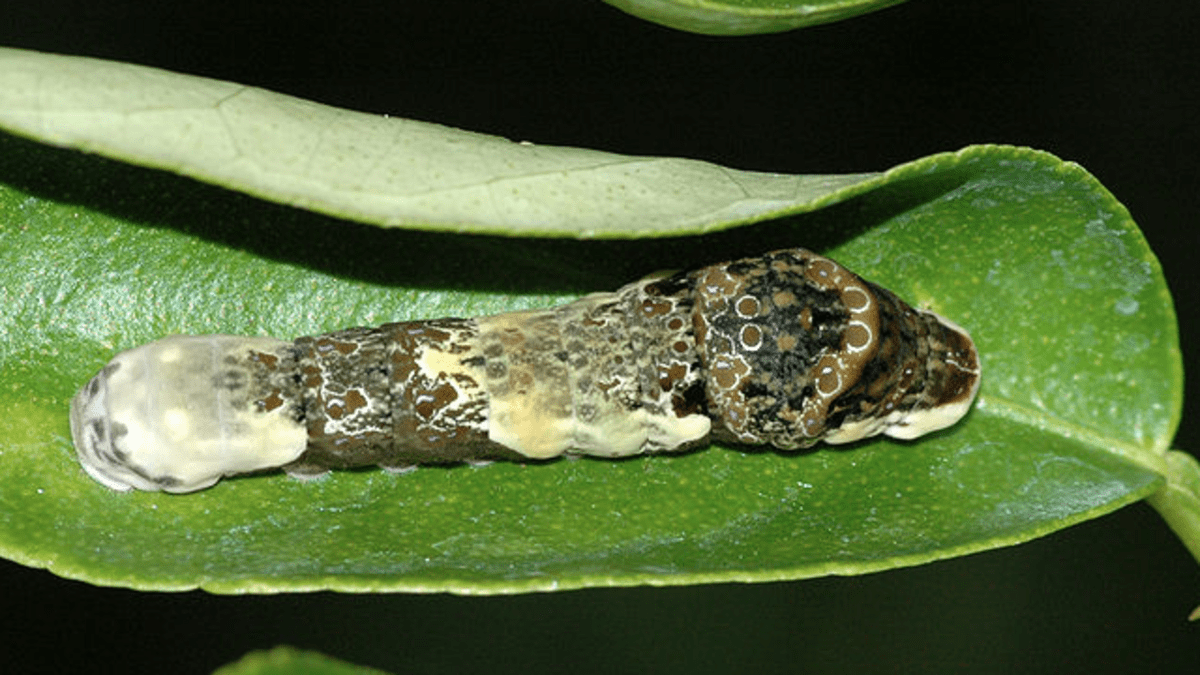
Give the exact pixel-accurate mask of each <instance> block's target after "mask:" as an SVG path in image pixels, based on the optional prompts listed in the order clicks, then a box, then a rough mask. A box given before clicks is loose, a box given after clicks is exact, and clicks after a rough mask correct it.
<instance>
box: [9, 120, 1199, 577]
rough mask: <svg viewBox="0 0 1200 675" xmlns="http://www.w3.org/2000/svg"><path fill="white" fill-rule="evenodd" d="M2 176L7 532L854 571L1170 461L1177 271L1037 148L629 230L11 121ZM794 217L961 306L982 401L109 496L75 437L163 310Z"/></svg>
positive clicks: (276, 560) (548, 258) (540, 293)
mask: <svg viewBox="0 0 1200 675" xmlns="http://www.w3.org/2000/svg"><path fill="white" fill-rule="evenodd" d="M0 183H3V184H5V187H3V188H0V270H2V272H0V302H2V303H3V306H4V307H5V308H6V310H5V312H4V314H3V316H2V317H0V336H3V340H0V381H3V382H4V383H5V386H4V388H3V389H0V554H3V555H5V556H7V557H9V558H12V559H14V560H16V561H18V562H21V563H24V564H27V565H32V566H37V567H46V568H49V569H50V570H52V571H54V572H55V573H57V574H60V575H63V576H68V577H72V578H78V579H83V580H86V581H90V582H93V583H98V584H106V585H122V586H129V587H133V588H141V589H185V588H194V587H197V586H199V587H203V588H206V589H208V590H211V591H215V592H229V593H238V592H279V591H295V590H313V589H338V590H353V591H400V590H407V591H453V592H461V593H510V592H521V591H529V590H550V589H564V588H577V587H583V586H609V585H632V584H642V583H649V584H691V583H700V582H711V581H733V580H739V581H764V580H776V579H796V578H803V577H810V576H816V575H824V574H856V573H862V572H867V571H873V570H881V569H887V568H893V567H897V566H902V565H911V564H917V563H921V562H926V561H930V560H936V559H939V558H944V557H947V556H953V555H961V554H964V553H968V552H972V551H979V550H984V549H988V548H993V547H996V546H1003V545H1007V544H1012V543H1015V542H1019V541H1024V540H1027V539H1030V538H1033V537H1037V536H1041V535H1043V534H1046V533H1048V532H1051V531H1054V530H1056V529H1060V528H1062V527H1066V526H1068V525H1070V524H1072V523H1076V522H1079V521H1081V520H1085V519H1088V518H1092V517H1096V516H1098V515H1100V514H1102V513H1106V512H1108V511H1111V510H1113V509H1115V508H1118V507H1119V506H1121V505H1123V504H1127V503H1129V502H1131V501H1134V500H1137V499H1140V498H1142V497H1145V496H1146V495H1148V494H1150V493H1152V492H1154V491H1155V490H1157V489H1159V488H1160V487H1161V486H1162V485H1163V478H1162V476H1163V475H1166V474H1167V473H1168V470H1167V460H1166V459H1164V453H1165V452H1166V450H1167V448H1168V446H1169V443H1170V440H1171V438H1172V435H1173V433H1174V429H1175V427H1176V424H1177V423H1178V418H1179V414H1180V399H1181V377H1182V375H1181V368H1180V354H1179V347H1178V338H1177V333H1176V328H1175V317H1174V312H1173V309H1172V305H1171V300H1170V296H1169V294H1168V291H1167V288H1166V284H1165V282H1164V280H1163V278H1162V274H1161V270H1160V269H1159V267H1158V264H1157V262H1156V261H1155V259H1154V257H1153V255H1152V254H1151V253H1150V251H1149V250H1148V248H1147V246H1146V243H1145V241H1144V240H1143V238H1142V237H1141V235H1140V233H1139V232H1138V230H1137V229H1136V227H1135V226H1134V224H1133V222H1132V221H1131V220H1130V218H1129V215H1128V213H1127V212H1126V211H1125V210H1124V208H1123V207H1121V206H1120V204H1118V203H1117V202H1116V201H1115V200H1114V199H1113V198H1112V196H1111V195H1110V194H1109V193H1108V192H1107V191H1105V190H1104V188H1103V187H1102V186H1101V185H1099V183H1097V182H1096V181H1095V179H1094V178H1092V177H1091V176H1090V175H1088V174H1087V173H1086V172H1085V171H1083V170H1082V169H1080V168H1079V167H1078V166H1075V165H1073V164H1069V163H1064V162H1061V161H1060V160H1058V159H1056V158H1054V157H1051V156H1050V155H1047V154H1044V153H1039V152H1035V151H1030V150H1023V149H1017V148H1008V147H992V146H982V147H973V148H968V149H966V150H963V151H961V152H958V153H952V154H943V155H934V156H931V157H927V158H924V159H921V160H918V161H915V162H912V163H909V164H905V165H903V166H900V167H897V168H895V169H893V170H891V171H888V172H887V173H886V174H884V178H882V179H880V180H877V181H873V182H872V183H871V184H870V189H868V190H866V191H865V192H859V193H858V194H857V195H856V196H854V197H852V198H846V199H842V196H841V195H835V198H834V199H833V201H838V200H839V199H842V201H841V203H837V204H835V205H833V206H829V207H826V208H823V209H821V210H817V211H814V212H810V213H806V214H802V215H798V216H793V217H789V218H783V219H779V220H776V221H773V222H770V223H763V224H760V225H758V226H756V227H753V228H740V229H735V230H730V231H727V232H721V233H714V234H709V235H705V236H701V237H690V238H677V239H648V240H641V241H604V242H581V241H574V240H550V239H505V238H494V237H481V236H475V237H462V236H451V235H446V234H437V233H428V232H413V231H405V230H384V229H379V228H373V227H367V226H359V225H354V224H350V223H339V222H333V221H330V220H329V219H327V218H325V217H322V216H318V215H314V214H311V213H307V212H303V211H298V210H294V209H288V208H285V207H281V206H276V205H272V204H267V203H264V202H259V201H256V200H252V199H249V198H246V197H243V196H240V195H236V194H234V193H228V192H225V191H222V190H219V189H216V188H212V187H208V186H204V185H201V184H197V183H193V182H190V181H187V180H183V179H180V178H177V177H175V176H171V175H169V174H164V173H159V172H153V171H148V170H144V169H138V168H135V167H130V166H127V165H122V164H118V163H115V162H110V161H106V160H102V159H99V158H95V157H89V156H84V155H79V154H77V153H71V152H67V151H62V150H55V149H52V148H48V147H44V146H40V145H37V144H34V143H30V142H28V141H22V140H19V139H16V138H13V137H4V136H0ZM853 189H854V190H859V189H860V188H857V187H856V188H853ZM801 210H803V209H801ZM796 245H805V246H808V247H811V248H814V249H817V250H821V251H824V252H826V253H829V254H830V255H832V256H834V257H835V258H837V259H839V260H841V261H842V262H843V263H845V264H847V265H849V266H850V267H852V268H853V269H855V270H857V271H859V272H861V273H862V274H864V275H866V276H868V277H869V278H872V279H874V280H876V281H878V282H880V283H882V284H884V285H887V286H889V287H891V288H892V289H893V290H895V291H897V292H898V293H900V294H901V295H902V296H903V297H905V298H907V299H909V300H911V301H913V302H915V303H918V304H921V305H924V306H928V307H931V308H933V309H935V310H937V311H939V312H940V313H943V314H944V315H946V316H949V317H952V318H953V319H955V320H956V321H958V322H959V323H961V324H963V325H964V326H966V327H967V328H968V329H969V330H970V331H971V332H972V335H973V336H974V337H975V338H976V340H977V343H978V345H979V347H980V350H981V354H982V359H983V367H984V385H983V390H982V393H981V397H980V401H979V405H978V406H977V408H976V409H975V410H974V411H973V412H972V414H971V415H970V416H969V417H968V419H967V420H966V421H965V422H964V423H963V424H960V425H958V426H956V427H954V428H953V429H950V430H947V431H946V432H943V433H939V434H937V435H934V436H933V437H928V438H925V439H923V440H921V441H918V442H912V443H899V442H891V441H876V442H870V443H862V444H858V445H857V446H854V447H852V448H846V449H831V448H823V449H820V450H818V451H815V452H810V453H805V454H793V453H776V452H769V451H764V452H750V453H746V452H738V451H733V450H729V449H722V448H713V449H710V450H708V451H704V452H696V453H692V454H688V455H684V456H674V457H667V456H663V457H647V458H639V459H634V460H630V461H618V462H611V461H602V460H577V461H559V462H552V463H549V464H544V465H535V464H530V465H519V464H506V463H500V464H495V465H492V466H487V467H479V468H473V467H465V466H464V467H453V468H425V469H421V470H418V471H416V472H414V473H411V474H406V475H393V474H388V473H385V472H382V471H374V470H368V471H357V472H338V473H335V474H333V475H330V476H329V477H327V478H326V479H324V480H322V481H318V482H313V483H302V482H298V481H294V480H291V479H289V478H287V477H285V476H283V475H268V476H256V477H244V478H239V479H233V480H227V481H223V482H222V483H220V484H219V485H217V486H216V487H215V488H213V489H211V490H207V491H205V492H201V493H196V494H192V495H185V496H174V495H164V494H150V493H138V494H116V493H113V492H110V491H108V490H106V489H105V488H103V487H101V486H99V485H97V484H96V483H94V482H92V481H91V480H90V479H88V478H87V477H86V475H85V474H84V473H83V471H82V470H81V469H80V468H79V466H78V464H77V463H76V461H75V459H74V452H73V449H72V448H71V444H70V441H69V438H68V428H67V420H66V412H67V405H68V401H69V399H70V397H71V395H72V394H73V393H74V391H75V390H76V388H77V387H79V386H80V385H81V384H82V383H83V382H84V381H85V380H86V379H87V378H88V377H90V376H91V375H92V374H93V373H94V372H95V371H96V370H97V369H98V368H99V367H100V366H101V365H103V363H104V362H105V361H107V359H108V358H109V357H110V356H111V355H112V352H113V351H115V350H118V349H122V348H126V347H130V346H133V345H136V344H139V343H142V342H146V341H149V340H152V339H155V338H157V337H160V336H162V335H164V334H168V333H173V332H190V333H204V332H228V333H245V334H272V335H278V336H294V335H299V334H304V333H310V332H315V331H321V330H327V329H333V328H338V327H343V326H347V325H355V324H360V325H361V324H371V323H378V322H380V321H385V320H397V319H408V318H422V317H426V318H427V317H434V316H442V315H459V316H461V315H470V314H478V313H485V312H495V311H503V310H510V309H518V308H524V307H531V306H545V305H548V304H550V303H553V302H559V301H564V300H567V299H570V298H572V297H577V296H578V295H580V294H583V293H587V292H591V291H597V290H608V289H612V288H614V287H616V286H617V285H619V284H621V283H623V282H626V281H629V280H631V279H634V278H637V277H638V276H640V275H642V274H645V273H648V272H651V271H653V270H657V269H662V268H669V267H685V266H691V265H697V264H704V263H707V262H712V261H715V260H720V259H728V258H730V257H735V256H740V255H750V254H755V253H761V252H763V251H765V250H770V249H773V248H781V247H786V246H796Z"/></svg>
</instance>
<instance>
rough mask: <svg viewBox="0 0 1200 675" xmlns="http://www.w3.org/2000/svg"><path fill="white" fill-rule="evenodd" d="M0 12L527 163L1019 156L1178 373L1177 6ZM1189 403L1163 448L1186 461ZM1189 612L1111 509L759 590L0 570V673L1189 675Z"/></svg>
mask: <svg viewBox="0 0 1200 675" xmlns="http://www.w3.org/2000/svg"><path fill="white" fill-rule="evenodd" d="M4 5H5V7H4V8H3V10H0V45H5V46H11V47H23V48H29V49H38V50H44V51H54V52H60V53H68V54H78V55H88V56H97V57H102V58H108V59H114V60H119V61H130V62H135V63H141V64H146V65H153V66H158V67H162V68H167V69H171V70H177V71H181V72H186V73H191V74H197V75H206V76H210V77H216V78H220V79H226V80H234V81H238V82H242V83H245V84H253V85H258V86H262V87H266V88H270V89H274V90H278V91H282V92H286V93H289V94H293V95H297V96H301V97H305V98H311V99H315V100H317V101H321V102H324V103H329V104H333V105H337V106H342V107H347V108H355V109H359V110H364V111H368V112H377V113H388V114H392V115H395V116H401V117H410V118H415V119H421V120H428V121H433V122H439V123H443V124H448V125H451V126H457V127H463V128H467V129H471V130H474V131H480V132H484V133H489V134H496V135H500V136H505V137H509V138H513V139H520V140H530V141H534V142H537V143H541V144H562V145H574V146H584V147H592V148H598V149H603V150H609V151H614V152H622V153H629V154H650V155H680V156H687V157H694V158H699V159H705V160H710V161H713V162H717V163H721V164H725V165H729V166H734V167H738V168H744V169H754V170H765V171H783V172H793V173H839V172H860V171H874V170H880V169H884V168H887V167H890V166H893V165H895V164H899V163H902V162H905V161H908V160H911V159H915V158H918V157H921V156H923V155H927V154H930V153H933V152H939V151H944V150H954V149H958V148H960V147H962V146H964V145H967V144H971V143H982V142H1003V143H1013V144H1018V145H1028V146H1033V147H1036V148H1040V149H1044V150H1048V151H1050V152H1053V153H1055V154H1057V155H1058V156H1060V157H1063V158H1065V159H1070V160H1073V161H1076V162H1079V163H1080V164H1082V165H1083V166H1085V167H1087V168H1088V169H1089V170H1090V171H1091V172H1092V173H1093V174H1095V175H1096V176H1097V177H1098V178H1099V179H1100V180H1101V181H1102V182H1103V183H1104V184H1105V185H1106V186H1107V187H1108V188H1109V189H1110V190H1112V192H1113V193H1114V194H1116V195H1117V197H1118V198H1119V199H1120V200H1122V201H1123V202H1124V204H1125V205H1126V206H1128V207H1129V209H1130V211H1131V212H1132V213H1133V216H1134V218H1135V219H1136V220H1137V221H1138V223H1139V224H1140V225H1141V226H1142V228H1143V229H1144V231H1145V233H1146V236H1147V238H1148V239H1149V241H1150V244H1151V246H1152V247H1153V249H1154V250H1155V251H1156V252H1157V253H1158V255H1159V257H1160V259H1161V260H1162V262H1163V266H1164V268H1165V269H1166V274H1167V279H1168V281H1169V282H1170V285H1171V289H1172V292H1173V293H1174V296H1175V299H1176V303H1177V305H1178V311H1179V313H1180V329H1181V333H1182V334H1181V342H1182V344H1183V345H1184V350H1185V359H1186V362H1185V364H1186V365H1187V366H1188V367H1189V369H1190V370H1192V371H1194V370H1195V369H1196V366H1197V360H1196V358H1195V357H1194V353H1195V345H1196V344H1197V339H1198V337H1200V335H1198V331H1200V327H1198V325H1197V318H1198V316H1200V312H1198V311H1197V309H1196V306H1195V304H1194V303H1193V302H1192V299H1193V297H1194V296H1195V294H1196V293H1197V290H1198V288H1200V285H1198V283H1197V274H1196V273H1195V271H1194V268H1193V265H1195V259H1196V258H1197V256H1198V254H1200V246H1198V244H1200V237H1198V235H1197V232H1196V229H1195V223H1194V220H1195V214H1196V213H1197V206H1198V205H1200V197H1198V195H1200V190H1198V189H1197V185H1196V182H1197V178H1198V172H1197V171H1196V168H1195V167H1196V162H1197V156H1198V151H1200V143H1198V142H1197V137H1198V135H1200V132H1198V131H1197V122H1198V121H1200V119H1198V115H1197V111H1198V109H1200V59H1198V57H1200V40H1197V39H1196V35H1197V32H1198V31H1197V29H1198V28H1200V25H1198V24H1200V21H1198V17H1200V9H1198V5H1197V3H1194V2H1191V1H1190V0H1162V1H1158V2H1144V1H1141V0H1126V1H1115V0H1114V1H1107V0H1054V1H1040V2H1035V1H1025V0H1005V1H995V0H990V1H977V2H962V1H955V0H912V1H911V2H909V3H908V4H904V5H900V6H897V7H893V8H891V9H888V10H885V11H882V12H879V13H876V14H871V15H867V16H863V17H859V18H856V19H852V20H849V21H846V22H841V23H835V24H830V25H826V26H820V27H816V28H811V29H807V30H802V31H795V32H791V33H784V34H778V35H767V36H759V37H746V38H714V37H704V36H696V35H690V34H685V33H681V32H677V31H672V30H669V29H666V28H661V27H658V26H655V25H652V24H648V23H645V22H643V21H640V20H638V19H635V18H633V17H630V16H627V15H625V14H622V13H620V12H618V11H616V10H614V9H612V8H610V7H608V6H607V5H604V4H602V3H600V2H599V1H598V0H590V1H584V0H576V1H574V2H572V1H570V0H513V1H510V2H495V1H492V2H487V1H482V0H481V1H477V2H468V1H466V0H453V1H442V2H426V3H416V2H404V1H403V0H396V1H392V2H366V1H362V2H353V1H351V2H337V3H333V2H325V3H311V2H304V1H296V2H282V1H274V2H255V1H254V0H247V1H246V2H242V3H237V4H226V3H204V2H187V1H179V2H171V3H152V2H144V1H135V0H125V1H113V0H98V1H94V2H82V1H75V2H72V1H71V0H41V1H39V2H27V1H26V2H15V1H14V2H5V3H4ZM13 5H17V6H13ZM1189 346H1190V352H1189ZM1189 390H1190V392H1191V394H1192V395H1191V396H1189V398H1188V401H1187V404H1186V405H1187V407H1186V408H1185V412H1184V420H1183V424H1182V426H1181V428H1180V432H1179V436H1178V438H1177V441H1176V445H1177V447H1181V448H1186V449H1189V450H1191V451H1193V452H1195V450H1196V449H1197V448H1200V428H1198V423H1197V421H1196V414H1195V413H1196V403H1195V401H1196V400H1197V397H1196V396H1195V387H1194V386H1191V387H1190V388H1189ZM1198 603H1200V566H1197V563H1196V561H1195V560H1193V559H1192V558H1191V557H1190V556H1189V555H1188V553H1187V551H1186V550H1185V549H1184V548H1183V546H1182V545H1181V544H1180V543H1179V542H1178V541H1177V540H1176V539H1175V537H1174V535H1173V534H1172V533H1171V532H1170V531H1169V530H1168V529H1167V528H1166V526H1165V525H1164V524H1163V522H1162V521H1161V519H1160V518H1159V517H1158V516H1157V515H1156V514H1155V513H1154V512H1153V511H1152V510H1151V509H1150V508H1149V507H1147V506H1145V505H1141V504H1139V505H1135V506H1133V507H1130V508H1127V509H1124V510H1122V511H1120V512H1118V513H1117V514H1114V515H1112V516H1108V517H1106V518H1102V519H1100V520H1097V521H1092V522H1089V523H1086V524H1083V525H1079V526H1077V527H1074V528H1071V529H1069V530H1066V531H1063V532H1059V533H1056V534H1054V535H1052V536H1049V537H1046V538H1044V539H1041V540H1038V541H1035V542H1032V543H1029V544H1025V545H1022V546H1019V547H1015V548H1010V549H1004V550H999V551H993V552H988V553H984V554H979V555H974V556H969V557H967V558H960V559H956V560H951V561H946V562H941V563H937V564H933V565H926V566H923V567H917V568H912V569H905V570H898V571H892V572H886V573H882V574H874V575H867V576H862V577H852V578H825V579H815V580H808V581H801V582H794V583H777V584H759V585H717V586H702V587H692V588H668V589H653V588H633V589H596V590H587V591H576V592H569V593H557V594H544V595H526V596H516V597H484V598H470V597H454V596H447V595H435V596H412V595H384V596H370V595H368V596H354V595H337V594H332V593H316V594H308V595H288V596H266V597H262V596H248V597H222V596H212V595H208V594H205V593H201V592H193V593H182V594H156V593H136V592H132V591H127V590H121V589H106V588H94V587H91V586H88V585H86V584H82V583H78V582H74V581H67V580H63V579H59V578H57V577H55V576H53V575H51V574H50V573H48V572H45V571H41V570H33V569H28V568H24V567H20V566H18V565H16V564H13V563H9V562H7V561H0V671H4V672H14V673H15V672H34V671H48V672H50V671H52V672H65V671H66V669H67V668H87V669H88V670H89V671H90V672H107V671H113V672H116V671H120V672H173V673H202V672H209V671H211V670H212V669H213V668H215V667H216V666H218V665H220V664H223V663H226V662H229V661H232V660H234V659H236V658H238V657H239V656H240V655H242V654H243V653H245V652H247V651H249V650H252V649H258V648H265V647H270V646H273V645H276V644H280V643H287V644H293V645H297V646H300V647H304V648H309V649H317V650H321V651H324V652H326V653H329V654H331V655H335V656H338V657H341V658H344V659H348V660H351V661H355V662H358V663H363V664H367V665H372V666H375V667H379V668H383V669H386V670H390V671H392V672H395V673H412V672H417V673H424V672H461V671H464V670H470V671H476V672H483V671H527V672H532V671H557V670H563V669H570V670H571V671H574V672H577V673H590V672H613V671H624V672H647V671H655V672H664V671H670V672H758V671H768V672H770V671H788V672H875V671H886V672H937V671H949V670H955V671H965V672H999V673H1011V672H1054V673H1060V672H1121V673H1131V672H1152V671H1159V672H1164V671H1167V670H1168V669H1169V670H1170V671H1172V672H1179V673H1190V672H1200V624H1191V625H1189V624H1188V623H1186V622H1185V620H1184V617H1185V616H1186V614H1187V613H1188V612H1189V611H1190V610H1191V609H1192V607H1194V606H1195V605H1196V604H1198Z"/></svg>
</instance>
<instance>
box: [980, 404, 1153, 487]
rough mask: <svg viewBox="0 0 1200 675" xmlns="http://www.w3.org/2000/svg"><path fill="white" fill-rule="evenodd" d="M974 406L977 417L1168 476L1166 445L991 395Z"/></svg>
mask: <svg viewBox="0 0 1200 675" xmlns="http://www.w3.org/2000/svg"><path fill="white" fill-rule="evenodd" d="M975 407H976V408H977V410H978V412H977V413H976V414H983V415H990V416H995V417H999V418H1001V419H1004V420H1007V421H1009V422H1016V423H1017V424H1021V425H1023V426H1026V427H1030V428H1033V429H1038V430H1042V431H1049V432H1051V433H1053V434H1056V435H1058V436H1062V437H1064V438H1069V439H1071V440H1075V441H1079V442H1081V443H1083V444H1085V445H1087V446H1089V447H1093V448H1097V449H1099V450H1103V451H1105V452H1109V453H1111V454H1114V455H1117V456H1120V457H1122V458H1124V459H1127V460H1129V461H1130V462H1132V463H1134V464H1137V465H1138V466H1141V467H1144V468H1147V469H1150V470H1151V471H1154V472H1155V473H1157V474H1158V475H1160V476H1163V477H1166V476H1167V475H1168V468H1167V462H1166V458H1165V453H1166V452H1167V450H1168V449H1169V448H1168V445H1166V444H1160V443H1157V442H1156V443H1155V444H1154V446H1153V447H1150V448H1147V447H1145V446H1140V445H1135V444H1133V443H1130V442H1128V441H1125V440H1121V439H1117V438H1114V437H1112V436H1107V435H1105V434H1102V433H1100V432H1098V431H1096V430H1095V429H1090V428H1088V427H1085V426H1082V425H1079V424H1074V423H1072V422H1069V421H1067V420H1064V419H1062V418H1060V417H1057V416H1054V415H1051V414H1048V413H1046V412H1044V411H1041V410H1037V409H1035V408H1031V407H1029V406H1027V405H1023V404H1021V403H1018V402H1016V401H1014V400H1012V399H1008V398H1005V397H1003V396H996V395H994V394H981V395H980V396H979V401H978V402H977V403H976V406H975Z"/></svg>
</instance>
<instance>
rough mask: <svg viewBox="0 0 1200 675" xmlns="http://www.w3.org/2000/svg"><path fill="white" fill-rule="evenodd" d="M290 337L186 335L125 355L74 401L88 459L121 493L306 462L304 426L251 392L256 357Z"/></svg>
mask: <svg viewBox="0 0 1200 675" xmlns="http://www.w3.org/2000/svg"><path fill="white" fill-rule="evenodd" d="M287 344H288V343H283V342H280V341H278V340H273V339H270V338H245V337H236V336H227V335H206V336H184V335H176V336H172V337H168V338H165V339H162V340H158V341H157V342H152V343H150V344H147V345H143V346H141V347H136V348H134V349H130V350H128V351H125V352H121V353H120V354H117V356H116V357H114V358H113V360H112V361H110V362H109V363H108V365H106V366H105V367H104V368H103V369H102V370H101V371H100V372H99V373H98V374H96V376H95V377H93V378H92V379H91V380H90V381H89V382H88V383H87V384H86V385H85V386H84V387H83V388H82V389H81V390H80V391H79V393H77V394H76V395H75V397H74V399H72V401H71V414H70V419H71V435H72V438H73V439H74V442H75V449H76V453H77V454H78V456H79V461H80V464H82V465H83V468H84V470H85V471H86V472H87V473H88V475H89V476H91V477H92V478H94V479H95V480H96V481H98V482H100V483H101V484H103V485H105V486H106V487H109V488H112V489H113V490H119V491H127V490H131V489H135V488H136V489H138V490H147V491H158V490H161V491H165V492H194V491H196V490H202V489H204V488H207V487H209V486H211V485H213V484H214V483H216V482H217V481H218V480H220V479H221V477H222V476H226V475H231V474H238V473H248V472H252V471H258V470H262V469H269V468H275V467H279V466H282V465H284V464H287V463H288V462H290V461H292V460H294V459H296V458H297V457H299V456H300V454H301V453H302V452H303V451H304V448H305V446H306V444H307V431H306V429H305V427H304V425H303V424H302V423H300V422H298V421H296V420H294V419H292V418H291V417H288V416H287V415H286V414H285V411H273V412H263V411H260V410H256V409H255V407H254V405H253V403H252V402H250V401H248V400H247V397H246V396H244V395H242V394H244V390H245V388H246V385H247V381H248V378H249V377H250V376H252V374H251V373H249V372H248V366H247V362H248V359H247V356H248V355H249V354H251V353H252V352H255V353H268V354H269V353H271V352H273V351H275V350H277V349H279V348H280V347H281V346H286V345H287ZM213 383H219V385H220V386H218V387H213Z"/></svg>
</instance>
